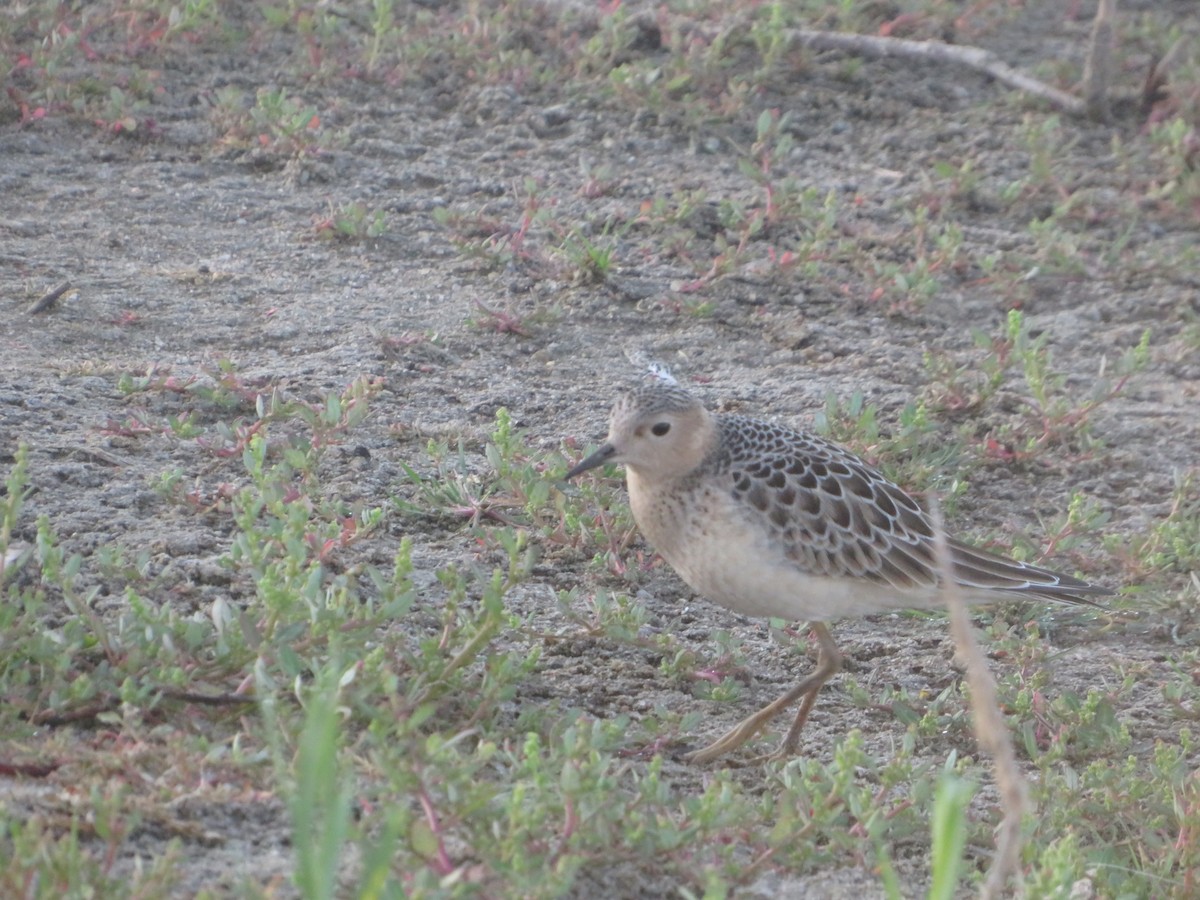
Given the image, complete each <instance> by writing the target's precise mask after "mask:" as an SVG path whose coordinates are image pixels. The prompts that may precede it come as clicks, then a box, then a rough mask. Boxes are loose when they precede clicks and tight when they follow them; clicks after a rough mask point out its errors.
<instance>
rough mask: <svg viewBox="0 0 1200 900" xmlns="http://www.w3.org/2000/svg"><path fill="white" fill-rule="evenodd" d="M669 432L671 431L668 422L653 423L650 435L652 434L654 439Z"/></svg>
mask: <svg viewBox="0 0 1200 900" xmlns="http://www.w3.org/2000/svg"><path fill="white" fill-rule="evenodd" d="M670 430H671V423H670V422H655V423H654V425H653V426H652V427H651V428H650V431H651V433H652V434H654V436H655V437H662V436H663V435H664V434H666V433H667V432H668V431H670Z"/></svg>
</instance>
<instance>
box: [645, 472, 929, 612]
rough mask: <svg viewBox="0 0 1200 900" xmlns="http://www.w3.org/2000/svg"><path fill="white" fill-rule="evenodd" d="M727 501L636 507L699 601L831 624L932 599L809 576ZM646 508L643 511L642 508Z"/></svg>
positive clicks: (713, 497)
mask: <svg viewBox="0 0 1200 900" xmlns="http://www.w3.org/2000/svg"><path fill="white" fill-rule="evenodd" d="M723 501H724V498H723V497H721V496H720V495H714V494H708V495H707V496H704V497H700V498H693V501H692V502H691V503H687V504H680V505H676V504H673V503H667V504H662V503H659V504H654V505H653V506H651V505H649V504H636V503H635V505H634V517H635V518H636V519H637V521H638V525H639V527H640V528H641V530H642V532H643V534H644V535H645V536H646V538H647V540H649V541H650V543H651V544H652V545H653V546H654V548H655V549H656V550H657V551H658V552H659V553H660V554H661V555H662V557H663V559H665V560H666V561H667V562H668V563H669V564H670V566H671V568H673V569H674V570H675V571H676V572H677V573H678V574H679V576H680V577H681V578H682V579H683V580H684V581H686V582H687V583H688V585H689V586H691V587H692V588H693V589H694V590H696V591H697V592H698V593H699V594H701V595H703V596H704V597H706V598H707V599H709V600H711V601H713V602H714V603H719V604H720V605H721V606H724V607H726V608H728V609H731V610H733V611H735V612H738V613H741V614H743V615H747V616H760V617H767V616H773V617H777V618H780V619H786V620H789V621H795V620H800V619H808V620H813V621H827V620H832V619H839V618H842V617H844V616H862V615H868V614H870V613H875V612H881V611H883V610H886V609H897V608H904V607H910V606H928V605H930V603H929V598H927V597H923V596H916V595H912V594H907V593H905V592H901V591H898V590H896V589H895V588H893V587H891V586H887V585H880V584H876V583H874V582H871V581H867V580H861V579H855V578H837V577H830V576H828V575H823V574H816V573H812V572H806V571H804V569H803V568H802V567H801V566H800V565H798V564H797V563H796V562H795V561H794V560H792V559H789V558H788V557H787V556H786V555H785V554H784V552H783V549H782V548H781V547H780V546H779V545H778V544H777V543H775V542H773V541H772V540H771V537H770V535H769V533H768V532H767V531H766V529H759V528H756V527H754V523H753V521H749V522H747V521H746V520H745V518H744V517H743V516H742V515H741V514H740V510H737V509H736V508H732V509H731V508H730V507H729V506H728V505H726V504H725V503H724V502H723ZM639 506H640V507H641V508H640V509H639Z"/></svg>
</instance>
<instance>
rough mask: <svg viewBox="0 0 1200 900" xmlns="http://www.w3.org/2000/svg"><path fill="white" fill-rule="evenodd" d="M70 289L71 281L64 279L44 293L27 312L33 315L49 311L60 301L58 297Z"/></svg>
mask: <svg viewBox="0 0 1200 900" xmlns="http://www.w3.org/2000/svg"><path fill="white" fill-rule="evenodd" d="M69 290H71V282H69V281H64V282H63V283H62V284H60V285H59V286H58V287H56V288H54V289H53V290H51V291H47V292H46V293H45V294H42V296H41V297H40V298H39V299H38V300H37V301H36V302H35V303H34V304H33V305H32V306H30V307H29V309H28V310H26V312H28V313H29V315H31V316H36V315H37V314H38V313H44V312H47V311H48V310H49V309H50V308H51V307H53V306H54V304H55V303H57V302H58V298H59V297H61V296H62V295H63V294H65V293H66V292H67V291H69Z"/></svg>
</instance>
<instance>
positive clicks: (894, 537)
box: [566, 373, 1113, 762]
mask: <svg viewBox="0 0 1200 900" xmlns="http://www.w3.org/2000/svg"><path fill="white" fill-rule="evenodd" d="M605 463H615V464H623V465H624V466H625V472H626V480H627V483H628V487H629V502H630V506H631V507H632V509H633V516H634V519H635V520H636V521H637V524H638V527H639V528H640V529H641V531H642V534H643V535H644V536H645V537H646V540H647V541H649V542H650V544H651V545H652V546H653V547H654V549H655V550H657V551H658V552H659V554H661V555H662V557H663V559H665V560H666V561H667V562H668V563H669V564H670V565H671V567H672V568H673V569H674V570H675V571H676V572H678V573H679V575H680V577H682V578H683V580H684V581H685V582H687V583H688V584H689V585H690V586H691V587H692V588H693V589H695V590H696V591H697V592H698V593H700V594H701V595H703V596H705V597H707V598H708V599H710V600H713V601H715V602H717V603H719V604H721V605H722V606H725V607H727V608H729V609H732V610H734V611H736V612H739V613H743V614H745V615H749V616H774V617H778V618H781V619H786V620H789V621H795V620H808V621H809V622H810V625H811V628H812V630H813V632H814V633H815V635H816V638H817V642H818V647H819V654H818V659H817V666H816V668H815V669H814V670H813V672H812V673H811V674H810V675H809V676H808V677H807V678H805V679H804V680H803V681H801V682H800V683H799V684H797V685H796V686H795V687H794V688H792V689H791V690H790V691H788V692H787V693H786V694H784V695H783V696H781V697H780V698H779V699H777V700H775V701H774V702H772V703H770V704H768V705H767V706H765V707H763V708H762V709H761V710H759V711H758V712H756V713H754V714H753V715H752V716H749V717H747V718H746V719H745V720H743V721H742V722H741V723H739V724H738V725H736V726H735V727H734V728H732V729H730V730H729V731H728V732H727V733H726V734H725V735H723V736H722V737H720V738H718V739H717V740H716V741H714V742H713V743H712V744H710V745H709V746H708V747H705V748H704V749H702V750H698V751H696V752H695V753H692V754H690V755H689V759H691V760H692V761H693V762H709V761H711V760H713V759H716V758H717V757H718V756H721V755H722V754H725V753H728V752H729V751H731V750H734V749H736V748H738V747H740V746H741V745H742V744H744V743H745V742H746V741H748V740H750V739H751V738H752V737H753V736H754V735H755V734H756V733H757V732H758V731H759V730H760V729H761V728H763V727H764V726H765V725H766V724H767V723H768V722H769V721H770V720H771V719H772V718H774V717H775V716H776V715H777V714H778V713H780V712H782V711H783V710H785V709H787V708H788V707H789V706H791V705H792V704H793V703H795V702H796V701H797V700H799V699H800V698H803V702H802V703H801V705H800V710H799V712H798V713H797V715H796V719H795V721H794V722H793V723H792V726H791V728H790V729H789V730H788V733H787V736H786V737H785V738H784V741H783V744H782V745H781V746H780V748H779V750H778V752H777V754H776V755H777V756H780V757H786V756H791V755H794V754H795V752H796V749H797V746H798V743H799V739H800V732H801V729H802V728H803V727H804V722H805V720H806V719H807V718H808V714H809V711H810V710H811V709H812V707H813V704H814V703H815V702H816V698H817V694H818V692H819V691H820V689H821V687H822V685H824V684H825V682H826V681H828V680H829V679H830V678H831V677H832V676H833V675H834V674H835V673H836V672H837V671H838V670H839V669H840V668H841V662H842V657H841V654H840V653H839V652H838V648H837V645H836V644H835V643H834V641H833V638H832V636H831V635H830V633H829V629H828V628H827V627H826V625H825V624H824V623H825V622H828V621H830V620H834V619H838V618H843V617H846V616H865V615H870V614H872V613H878V612H883V611H886V610H891V609H903V608H926V609H928V608H934V607H938V606H940V605H941V604H942V603H943V599H942V596H941V594H940V592H939V582H940V578H939V569H938V565H937V562H936V556H935V553H936V550H935V533H934V526H933V523H932V521H931V519H930V516H929V515H928V514H927V512H926V511H925V510H923V509H922V507H921V506H920V504H918V503H917V501H916V500H914V499H913V498H912V497H911V496H910V495H909V494H908V493H906V492H905V491H904V490H903V489H901V488H900V487H898V486H897V485H896V484H894V483H893V482H891V481H889V480H888V479H887V478H886V477H884V475H883V474H882V473H880V472H879V471H878V470H876V469H875V468H873V467H872V466H870V465H868V464H867V463H865V462H864V461H863V460H862V459H860V458H859V457H858V456H856V455H854V454H853V453H851V452H850V451H849V450H846V449H844V448H842V447H839V446H838V445H836V444H834V443H831V442H830V441H827V440H825V439H824V438H821V437H818V436H816V435H812V434H808V433H805V432H802V431H797V430H794V429H791V428H787V427H785V426H782V425H776V424H773V423H769V422H762V421H758V420H755V419H751V418H746V417H743V416H737V415H724V414H713V413H710V412H709V411H708V410H707V409H705V407H704V405H703V404H702V403H700V401H698V400H697V399H696V398H695V397H693V396H692V395H691V394H690V393H689V392H688V391H687V390H685V389H684V388H683V387H681V386H680V385H679V384H678V383H676V382H675V381H674V379H672V378H670V377H669V376H666V375H665V374H663V373H657V374H656V376H655V377H654V378H653V379H651V381H650V383H648V384H645V385H643V386H640V387H638V388H636V389H635V390H633V391H631V392H630V393H628V394H626V395H625V396H624V397H622V398H621V399H620V400H618V401H617V404H616V406H615V407H614V408H613V411H612V416H611V419H610V422H609V432H608V438H607V439H606V441H605V443H604V444H603V445H602V446H601V447H600V448H599V449H598V450H597V451H596V452H595V453H593V454H591V455H590V456H588V457H587V458H586V459H584V460H583V461H582V462H580V463H579V465H577V466H575V467H574V468H573V469H571V471H570V472H568V473H567V476H566V477H567V478H574V477H575V476H577V475H579V474H581V473H583V472H586V471H588V470H589V469H594V468H596V467H597V466H601V465H603V464H605ZM947 545H948V548H949V555H950V559H951V562H952V565H953V572H954V580H955V581H956V582H957V583H958V585H959V586H960V588H961V590H962V593H963V595H964V596H965V598H966V599H967V600H968V601H974V602H987V601H995V600H1004V599H1014V598H1017V599H1033V600H1050V601H1059V602H1073V603H1091V601H1090V600H1089V599H1088V598H1089V597H1097V596H1106V595H1111V594H1112V593H1113V592H1112V591H1111V590H1109V589H1108V588H1104V587H1100V586H1097V585H1093V584H1088V583H1087V582H1085V581H1081V580H1079V579H1078V578H1073V577H1071V576H1070V575H1061V574H1058V573H1056V572H1052V571H1049V570H1048V569H1043V568H1041V567H1039V566H1033V565H1029V564H1028V563H1022V562H1017V561H1015V560H1011V559H1006V558H1004V557H1002V556H997V555H995V554H993V553H988V552H986V551H984V550H980V549H977V548H975V547H971V546H969V545H968V544H964V543H962V542H961V541H957V540H954V539H952V538H948V539H947Z"/></svg>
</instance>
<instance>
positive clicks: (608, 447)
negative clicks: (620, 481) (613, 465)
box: [563, 444, 617, 481]
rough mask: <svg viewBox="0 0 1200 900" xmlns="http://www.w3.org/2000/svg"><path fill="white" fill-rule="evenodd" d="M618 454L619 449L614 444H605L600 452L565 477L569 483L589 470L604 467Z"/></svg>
mask: <svg viewBox="0 0 1200 900" xmlns="http://www.w3.org/2000/svg"><path fill="white" fill-rule="evenodd" d="M616 452H617V448H616V447H614V446H613V445H612V444H603V445H601V447H600V449H599V450H597V451H596V452H595V453H593V454H592V455H591V456H589V457H588V458H587V459H585V460H583V461H582V462H581V463H580V464H579V465H577V466H576V467H575V468H573V469H572V470H571V471H570V472H568V473H567V474H566V475H564V476H563V477H564V478H565V479H566V480H567V481H570V480H571V479H572V478H574V477H575V476H576V475H582V474H583V473H584V472H586V471H588V470H589V469H594V468H596V466H602V465H604V464H605V463H606V462H608V461H609V460H610V459H612V457H613V456H614V455H615V454H616Z"/></svg>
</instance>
